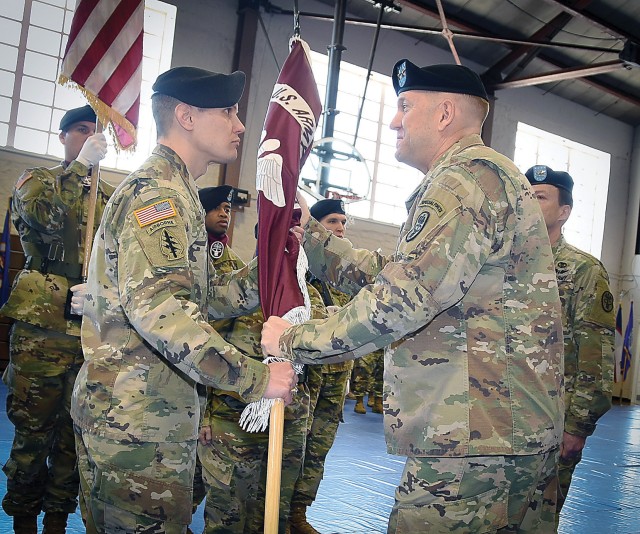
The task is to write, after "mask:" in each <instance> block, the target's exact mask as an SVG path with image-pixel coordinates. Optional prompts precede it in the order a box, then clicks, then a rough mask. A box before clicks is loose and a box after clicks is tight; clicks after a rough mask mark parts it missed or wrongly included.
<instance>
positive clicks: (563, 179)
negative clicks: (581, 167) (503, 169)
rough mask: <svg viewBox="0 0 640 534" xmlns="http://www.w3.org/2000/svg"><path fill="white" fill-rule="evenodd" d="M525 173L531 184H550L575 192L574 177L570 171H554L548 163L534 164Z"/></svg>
mask: <svg viewBox="0 0 640 534" xmlns="http://www.w3.org/2000/svg"><path fill="white" fill-rule="evenodd" d="M524 175H525V176H526V177H527V179H528V180H529V183H530V184H531V185H537V184H549V185H554V186H556V187H559V188H560V189H564V190H565V191H568V192H569V193H572V192H573V178H571V175H570V174H569V173H568V172H564V171H554V170H553V169H552V168H551V167H547V166H546V165H534V166H533V167H531V168H530V169H529V170H528V171H527V172H526V173H524Z"/></svg>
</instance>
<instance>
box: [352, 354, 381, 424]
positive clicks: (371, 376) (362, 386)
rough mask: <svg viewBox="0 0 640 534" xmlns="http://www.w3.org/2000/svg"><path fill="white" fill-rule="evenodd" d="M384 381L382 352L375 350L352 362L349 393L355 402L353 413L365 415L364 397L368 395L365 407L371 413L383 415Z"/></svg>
mask: <svg viewBox="0 0 640 534" xmlns="http://www.w3.org/2000/svg"><path fill="white" fill-rule="evenodd" d="M383 380H384V351H383V350H377V351H375V352H373V353H371V354H367V355H366V356H363V357H362V358H358V359H357V360H355V361H354V362H353V371H352V372H351V379H350V381H349V383H350V391H351V392H352V393H353V398H354V399H355V401H356V404H355V406H354V407H353V411H354V412H355V413H359V414H366V413H367V409H366V408H365V405H364V397H365V396H366V395H369V400H368V402H367V406H369V407H370V408H371V411H372V412H373V413H383V411H384V409H383V406H382V392H383V386H382V384H383Z"/></svg>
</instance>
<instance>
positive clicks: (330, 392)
mask: <svg viewBox="0 0 640 534" xmlns="http://www.w3.org/2000/svg"><path fill="white" fill-rule="evenodd" d="M311 209H312V211H313V213H314V215H315V216H316V218H317V219H318V220H320V221H321V223H322V224H323V225H324V226H325V228H327V229H328V230H330V231H331V232H332V233H333V234H334V235H336V236H338V237H340V238H343V237H344V231H345V225H346V215H345V211H344V205H343V202H342V201H341V200H333V199H325V200H320V201H319V202H316V203H315V204H314V205H313V207H312V208H311ZM310 284H311V285H312V286H313V287H314V288H315V289H316V290H317V291H318V293H319V294H320V295H321V297H322V301H323V302H324V304H325V305H326V306H327V308H328V309H329V310H330V311H335V310H336V309H338V308H339V307H342V306H344V305H345V304H346V303H347V302H349V298H350V297H349V296H348V295H346V294H345V293H342V292H340V291H337V290H336V289H334V288H332V287H330V286H328V285H327V284H326V283H324V282H322V281H320V280H318V279H317V278H315V277H313V276H310ZM352 368H353V362H351V361H348V362H341V363H332V364H326V365H321V366H311V367H310V368H309V371H308V376H309V379H308V382H309V389H310V394H311V416H310V427H309V433H308V436H307V443H306V451H305V454H304V466H303V469H302V472H301V473H300V474H299V476H298V478H297V481H296V482H295V491H294V493H293V497H292V500H291V521H290V529H291V534H296V533H301V534H305V533H316V532H317V530H315V529H314V528H313V527H312V526H311V525H310V524H309V523H308V521H307V517H306V510H307V507H308V506H311V504H312V503H313V501H314V500H315V498H316V495H317V493H318V488H319V487H320V481H321V480H322V476H323V473H324V463H325V460H326V457H327V454H328V453H329V450H330V449H331V446H332V445H333V442H334V440H335V437H336V432H337V431H338V424H339V423H340V421H341V419H342V409H343V406H344V396H345V393H346V387H347V381H348V380H349V374H350V373H351V369H352Z"/></svg>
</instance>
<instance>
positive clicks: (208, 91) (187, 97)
mask: <svg viewBox="0 0 640 534" xmlns="http://www.w3.org/2000/svg"><path fill="white" fill-rule="evenodd" d="M244 82H245V75H244V72H242V71H236V72H234V73H232V74H220V73H218V72H211V71H208V70H204V69H198V68H196V67H175V68H173V69H170V70H168V71H167V72H163V73H162V74H161V75H160V76H158V78H157V79H156V81H155V83H154V84H153V87H152V89H153V91H154V95H156V94H162V95H167V96H172V97H173V98H175V99H177V100H180V102H184V103H185V104H189V105H191V106H197V107H199V108H228V107H231V106H234V105H235V104H237V103H238V101H239V100H240V97H241V96H242V92H243V91H244Z"/></svg>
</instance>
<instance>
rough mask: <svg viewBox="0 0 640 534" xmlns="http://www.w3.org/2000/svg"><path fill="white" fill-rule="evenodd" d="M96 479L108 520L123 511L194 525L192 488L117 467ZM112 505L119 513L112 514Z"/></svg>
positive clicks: (104, 472)
mask: <svg viewBox="0 0 640 534" xmlns="http://www.w3.org/2000/svg"><path fill="white" fill-rule="evenodd" d="M107 469H108V467H107ZM96 479H97V481H98V488H97V495H98V499H99V500H100V501H102V502H103V503H104V504H105V521H106V519H107V517H106V516H107V515H113V514H114V513H116V512H117V509H118V508H120V509H122V510H125V511H127V512H129V513H131V514H134V515H139V516H144V517H148V518H150V519H152V520H157V521H162V522H165V521H166V522H169V523H179V524H182V525H188V524H189V523H190V522H191V506H192V490H191V488H185V487H184V486H181V485H180V484H172V483H170V482H166V481H160V480H154V479H151V478H149V477H146V476H141V475H139V474H138V473H135V472H132V471H121V470H116V468H114V469H113V470H109V471H106V470H101V469H98V476H97V477H96ZM110 506H113V507H115V509H116V510H113V511H112V512H109V511H108V510H109V507H110ZM108 531H109V530H107V532H108Z"/></svg>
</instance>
